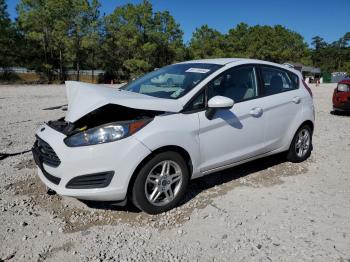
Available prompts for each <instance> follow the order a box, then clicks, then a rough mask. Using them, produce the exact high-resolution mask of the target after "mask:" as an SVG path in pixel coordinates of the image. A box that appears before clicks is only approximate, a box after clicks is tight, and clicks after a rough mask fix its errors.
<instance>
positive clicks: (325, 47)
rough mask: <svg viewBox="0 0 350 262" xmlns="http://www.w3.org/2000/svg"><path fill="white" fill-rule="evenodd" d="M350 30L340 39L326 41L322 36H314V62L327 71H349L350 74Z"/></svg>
mask: <svg viewBox="0 0 350 262" xmlns="http://www.w3.org/2000/svg"><path fill="white" fill-rule="evenodd" d="M349 43H350V32H347V33H346V34H344V36H343V37H341V38H340V39H339V40H338V41H335V42H333V43H330V44H328V43H326V42H325V41H324V40H323V39H322V38H321V37H319V36H316V37H314V38H313V41H312V45H313V46H314V50H313V52H312V62H313V64H314V65H316V66H318V67H320V68H321V69H322V70H323V71H326V72H334V71H340V72H347V73H348V74H350V46H349Z"/></svg>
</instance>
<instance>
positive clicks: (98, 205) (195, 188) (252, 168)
mask: <svg viewBox="0 0 350 262" xmlns="http://www.w3.org/2000/svg"><path fill="white" fill-rule="evenodd" d="M284 162H286V156H285V153H280V154H276V155H273V156H268V157H264V158H261V159H258V160H254V161H251V162H248V163H245V164H241V165H238V166H235V167H232V168H228V169H225V170H222V171H219V172H215V173H212V174H209V175H206V176H203V177H200V178H197V179H194V180H191V181H190V183H189V186H188V189H187V192H186V194H185V196H184V198H183V199H182V201H181V202H180V204H179V205H178V206H182V205H184V204H186V203H188V202H190V201H191V200H193V199H194V198H196V196H197V195H199V194H200V193H202V192H203V191H206V190H209V189H211V188H213V187H216V186H221V185H224V184H226V183H228V182H231V181H234V180H237V179H240V178H242V177H245V176H248V175H250V174H252V173H256V172H259V171H262V170H265V169H267V168H270V167H273V166H275V165H279V164H281V163H284ZM81 202H83V203H84V204H86V205H87V206H88V207H90V208H94V209H103V210H115V211H125V212H131V213H140V212H141V211H140V210H139V209H138V208H136V207H135V206H134V205H133V204H132V203H131V201H128V202H127V204H126V205H125V206H120V205H118V204H116V203H109V202H98V201H83V200H81Z"/></svg>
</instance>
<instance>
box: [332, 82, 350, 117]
mask: <svg viewBox="0 0 350 262" xmlns="http://www.w3.org/2000/svg"><path fill="white" fill-rule="evenodd" d="M333 109H334V111H336V112H337V111H348V112H350V78H346V79H343V80H342V81H340V82H339V83H338V85H337V87H336V88H335V89H334V93H333Z"/></svg>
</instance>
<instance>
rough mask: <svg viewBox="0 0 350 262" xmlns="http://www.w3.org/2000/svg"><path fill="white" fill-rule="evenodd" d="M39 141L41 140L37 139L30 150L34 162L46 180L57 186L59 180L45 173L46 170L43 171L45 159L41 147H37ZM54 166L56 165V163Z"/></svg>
mask: <svg viewBox="0 0 350 262" xmlns="http://www.w3.org/2000/svg"><path fill="white" fill-rule="evenodd" d="M39 140H41V139H40V138H37V140H36V141H35V143H34V146H33V148H32V153H33V157H34V161H35V163H36V164H37V165H38V167H39V168H40V170H41V171H42V173H43V175H44V176H45V177H46V179H47V180H49V181H50V182H51V183H53V184H55V185H58V184H59V183H60V181H61V178H59V177H56V176H53V175H51V174H49V173H48V172H46V170H45V168H44V166H43V163H44V159H45V157H44V154H43V152H42V150H41V149H42V147H39V142H38V141H39ZM41 141H42V140H41ZM45 143H46V142H45ZM40 144H41V145H42V143H40ZM46 144H47V143H46ZM45 163H46V162H45ZM56 164H57V162H56ZM58 165H59V163H58Z"/></svg>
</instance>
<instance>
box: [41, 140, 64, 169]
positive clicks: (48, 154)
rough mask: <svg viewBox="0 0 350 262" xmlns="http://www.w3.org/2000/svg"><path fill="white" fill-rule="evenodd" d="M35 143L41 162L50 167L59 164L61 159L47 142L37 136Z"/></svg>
mask: <svg viewBox="0 0 350 262" xmlns="http://www.w3.org/2000/svg"><path fill="white" fill-rule="evenodd" d="M36 145H37V147H38V150H39V152H40V157H41V158H42V161H43V163H45V164H46V165H48V166H51V167H58V166H59V165H60V164H61V160H60V159H59V158H58V156H57V154H56V152H55V151H54V150H53V149H52V147H51V146H50V145H49V144H48V143H46V142H45V141H44V140H42V139H40V138H39V137H37V141H36Z"/></svg>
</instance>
